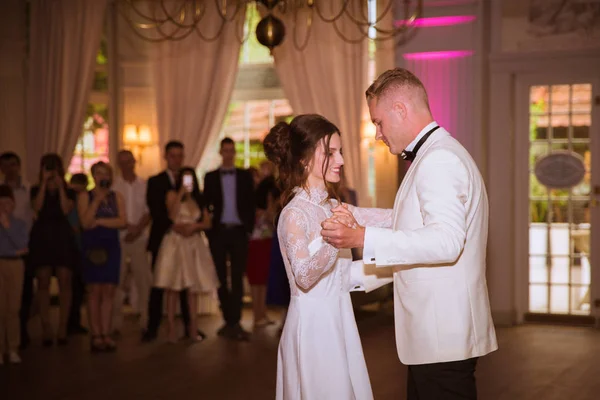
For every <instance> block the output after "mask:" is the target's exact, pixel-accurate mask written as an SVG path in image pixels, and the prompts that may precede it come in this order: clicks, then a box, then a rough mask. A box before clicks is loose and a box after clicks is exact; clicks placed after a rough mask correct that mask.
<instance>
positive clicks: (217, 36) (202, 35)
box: [193, 19, 227, 42]
mask: <svg viewBox="0 0 600 400" xmlns="http://www.w3.org/2000/svg"><path fill="white" fill-rule="evenodd" d="M226 22H227V20H225V19H221V26H220V27H219V30H218V31H217V33H216V34H215V35H214V36H212V37H209V36H204V34H203V33H202V32H200V28H199V27H198V25H196V26H195V27H194V29H193V30H195V31H196V34H198V36H199V37H200V39H202V40H204V41H206V42H214V41H215V40H217V39H218V38H219V36H220V35H221V33H222V32H223V28H224V27H225V23H226Z"/></svg>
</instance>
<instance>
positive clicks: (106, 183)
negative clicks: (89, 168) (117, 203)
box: [98, 179, 110, 189]
mask: <svg viewBox="0 0 600 400" xmlns="http://www.w3.org/2000/svg"><path fill="white" fill-rule="evenodd" d="M98 185H99V186H100V187H101V188H103V189H108V188H109V187H110V180H108V179H102V180H101V181H100V182H98Z"/></svg>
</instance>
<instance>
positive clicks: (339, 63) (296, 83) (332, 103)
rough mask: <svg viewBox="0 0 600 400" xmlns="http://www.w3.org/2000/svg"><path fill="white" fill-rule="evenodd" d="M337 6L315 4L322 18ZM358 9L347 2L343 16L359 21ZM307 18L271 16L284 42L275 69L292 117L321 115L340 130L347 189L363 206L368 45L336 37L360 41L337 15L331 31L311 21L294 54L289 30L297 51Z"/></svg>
mask: <svg viewBox="0 0 600 400" xmlns="http://www.w3.org/2000/svg"><path fill="white" fill-rule="evenodd" d="M343 3H344V0H331V1H326V2H325V1H320V2H319V4H320V7H321V8H322V12H323V14H324V16H325V17H333V16H334V15H336V14H337V13H338V12H339V10H341V7H342V4H343ZM363 5H364V1H359V0H350V4H349V5H348V12H349V13H351V15H352V16H353V17H354V18H355V19H362V15H364V14H363V13H364V12H366V10H362V11H361V9H360V7H362V6H363ZM309 12H310V11H308V10H306V9H304V10H302V11H301V12H300V13H299V16H298V19H297V20H296V21H295V20H294V13H291V12H287V13H286V14H285V15H281V14H277V16H278V17H279V18H281V19H282V20H283V22H284V24H285V26H286V28H287V30H286V37H285V39H284V42H283V43H282V44H281V46H279V47H276V48H275V49H274V51H273V56H274V59H275V69H276V70H277V74H278V76H279V80H280V81H281V85H282V86H283V90H284V93H285V95H286V97H287V98H288V100H289V102H290V105H291V106H292V109H293V110H294V114H296V115H298V114H307V113H317V114H321V115H323V116H324V117H326V118H327V119H329V120H330V121H331V122H333V123H334V124H336V125H337V127H338V128H339V129H340V131H341V134H342V145H343V151H344V161H345V165H344V170H345V176H346V179H347V181H348V182H347V183H348V186H349V187H351V188H353V189H355V190H356V191H357V193H358V196H359V200H360V203H362V204H364V201H365V200H366V199H367V193H366V190H365V188H366V184H365V177H366V174H364V172H363V171H364V169H363V168H362V165H363V164H362V156H361V129H360V128H361V119H362V111H363V103H364V102H365V99H364V92H365V90H366V89H367V66H368V57H369V55H368V47H367V46H368V41H367V39H365V40H362V41H357V42H356V43H350V42H347V41H345V40H343V39H342V38H341V37H340V35H339V34H338V33H337V32H336V26H337V28H338V30H339V31H340V32H341V34H343V35H344V36H345V37H346V38H348V39H357V38H360V37H361V32H360V31H359V30H358V28H357V27H356V24H354V23H353V22H352V20H351V18H350V17H349V16H348V15H347V14H343V15H342V16H341V17H340V18H339V19H338V20H337V21H336V22H335V26H334V23H328V22H323V21H322V20H321V19H320V18H319V17H318V16H317V15H313V18H312V19H313V20H312V28H311V32H310V36H309V37H308V41H307V44H306V47H305V48H304V49H303V50H298V49H297V48H296V46H294V40H295V39H294V29H293V28H292V27H294V26H295V25H296V26H298V31H297V36H296V40H297V43H298V44H299V45H302V44H303V42H304V39H305V37H306V18H307V17H308V13H309ZM313 12H315V11H313Z"/></svg>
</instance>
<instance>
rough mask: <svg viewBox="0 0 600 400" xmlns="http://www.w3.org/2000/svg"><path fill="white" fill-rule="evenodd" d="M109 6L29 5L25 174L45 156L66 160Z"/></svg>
mask: <svg viewBox="0 0 600 400" xmlns="http://www.w3.org/2000/svg"><path fill="white" fill-rule="evenodd" d="M107 3H108V0H94V1H81V0H32V1H31V19H30V45H29V63H28V65H29V81H28V88H27V128H26V129H27V134H26V136H27V138H26V141H27V165H28V168H27V171H28V174H29V176H37V174H38V171H39V160H40V157H41V156H42V155H43V154H44V153H48V152H53V153H58V154H59V155H60V156H61V157H62V158H63V162H64V163H65V168H66V167H67V166H68V163H69V162H70V160H71V156H72V154H73V150H74V149H75V145H76V143H77V138H78V137H79V135H80V134H81V133H82V129H83V122H84V121H83V120H84V117H85V110H86V108H87V105H88V97H89V94H90V91H91V86H92V81H93V77H94V68H95V65H96V54H97V52H98V48H99V46H100V38H101V34H102V28H103V23H104V17H105V13H106V8H107Z"/></svg>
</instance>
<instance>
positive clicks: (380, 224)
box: [348, 204, 394, 228]
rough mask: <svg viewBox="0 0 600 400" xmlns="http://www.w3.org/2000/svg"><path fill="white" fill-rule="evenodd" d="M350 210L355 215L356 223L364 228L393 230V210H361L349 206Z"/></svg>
mask: <svg viewBox="0 0 600 400" xmlns="http://www.w3.org/2000/svg"><path fill="white" fill-rule="evenodd" d="M348 210H350V212H351V213H352V214H354V218H356V222H358V223H359V224H360V225H362V226H372V227H374V228H391V227H392V213H393V212H394V210H393V209H391V208H390V209H385V208H360V207H355V206H353V205H350V204H349V205H348Z"/></svg>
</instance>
